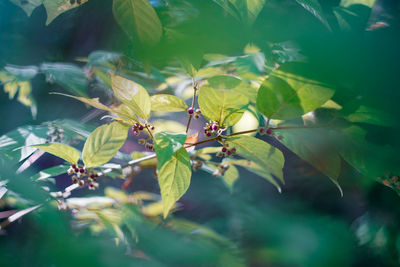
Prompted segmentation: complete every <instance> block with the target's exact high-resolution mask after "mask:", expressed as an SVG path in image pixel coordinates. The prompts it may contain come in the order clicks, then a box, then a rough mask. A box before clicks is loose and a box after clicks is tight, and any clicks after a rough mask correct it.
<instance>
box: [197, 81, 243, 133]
mask: <svg viewBox="0 0 400 267" xmlns="http://www.w3.org/2000/svg"><path fill="white" fill-rule="evenodd" d="M198 101H199V106H200V109H201V113H202V114H203V115H204V116H205V117H206V118H207V119H209V120H213V121H218V122H219V123H220V125H233V124H235V123H236V122H238V121H239V120H240V118H241V117H242V115H243V112H244V111H243V107H244V106H246V105H247V104H248V103H249V100H248V99H247V98H246V97H244V96H243V95H241V94H239V93H236V92H227V91H218V90H215V89H213V88H212V87H208V86H202V87H201V88H200V92H199V98H198Z"/></svg>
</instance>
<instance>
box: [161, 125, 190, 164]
mask: <svg viewBox="0 0 400 267" xmlns="http://www.w3.org/2000/svg"><path fill="white" fill-rule="evenodd" d="M186 137H187V136H186V134H185V133H179V134H173V133H165V132H161V133H156V134H155V135H154V149H155V151H156V154H157V161H158V164H157V166H158V169H159V168H160V167H161V166H163V165H164V163H165V162H166V161H168V160H169V159H170V158H171V157H172V155H173V154H174V153H175V152H176V151H178V150H179V149H181V148H182V147H183V144H184V143H185V141H186Z"/></svg>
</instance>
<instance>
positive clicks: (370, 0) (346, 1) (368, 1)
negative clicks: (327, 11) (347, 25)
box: [340, 0, 376, 8]
mask: <svg viewBox="0 0 400 267" xmlns="http://www.w3.org/2000/svg"><path fill="white" fill-rule="evenodd" d="M375 1H376V0H342V1H340V5H341V6H343V7H349V6H351V5H364V6H367V7H370V8H372V7H373V6H374V4H375Z"/></svg>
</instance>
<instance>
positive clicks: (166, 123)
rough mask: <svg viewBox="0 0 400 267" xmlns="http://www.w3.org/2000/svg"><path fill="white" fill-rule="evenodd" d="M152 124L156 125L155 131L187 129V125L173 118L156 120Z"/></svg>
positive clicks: (181, 130)
mask: <svg viewBox="0 0 400 267" xmlns="http://www.w3.org/2000/svg"><path fill="white" fill-rule="evenodd" d="M151 124H152V125H153V126H154V133H159V132H169V133H182V132H185V131H186V126H185V125H183V124H182V123H179V122H177V121H173V120H156V121H154V122H152V123H151Z"/></svg>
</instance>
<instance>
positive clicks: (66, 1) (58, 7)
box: [43, 0, 88, 25]
mask: <svg viewBox="0 0 400 267" xmlns="http://www.w3.org/2000/svg"><path fill="white" fill-rule="evenodd" d="M87 1H88V0H80V1H70V0H43V5H44V7H45V8H46V12H47V20H46V25H49V24H50V23H51V22H52V21H53V20H54V19H55V18H56V17H58V16H59V15H61V14H62V13H64V12H66V11H68V10H70V9H73V8H75V7H78V6H80V5H82V4H84V3H86V2H87Z"/></svg>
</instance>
